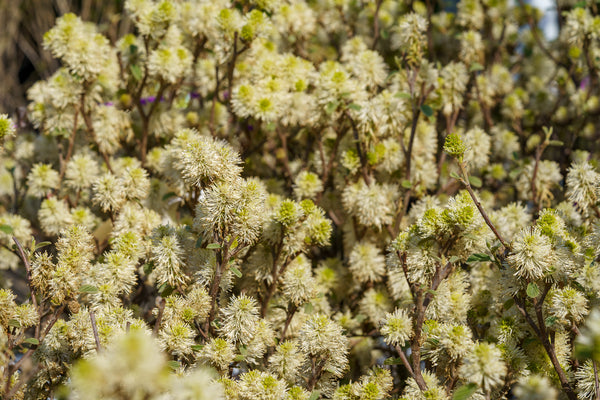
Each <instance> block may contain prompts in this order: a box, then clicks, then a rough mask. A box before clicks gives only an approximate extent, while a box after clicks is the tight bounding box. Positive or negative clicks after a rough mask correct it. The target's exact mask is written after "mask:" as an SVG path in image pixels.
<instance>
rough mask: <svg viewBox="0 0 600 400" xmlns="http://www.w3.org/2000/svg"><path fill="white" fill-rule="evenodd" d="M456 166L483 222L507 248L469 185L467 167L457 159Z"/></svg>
mask: <svg viewBox="0 0 600 400" xmlns="http://www.w3.org/2000/svg"><path fill="white" fill-rule="evenodd" d="M457 161H458V160H457ZM458 166H459V167H460V170H461V172H462V174H463V179H462V183H463V184H464V185H465V187H466V189H467V192H469V195H470V196H471V199H472V200H473V203H475V206H476V207H477V209H478V210H479V213H480V214H481V216H482V217H483V220H484V221H485V223H486V224H487V226H489V228H490V229H491V230H492V232H494V235H496V237H497V238H498V240H499V241H500V243H502V246H504V248H505V249H508V248H509V246H508V243H507V242H506V240H504V238H503V237H502V235H501V234H500V232H498V230H497V229H496V227H495V226H494V224H493V223H492V221H491V220H490V218H489V217H488V215H487V213H486V212H485V210H484V209H483V207H482V206H481V203H480V202H479V200H478V199H477V196H476V195H475V192H474V191H473V188H472V187H471V183H470V182H469V174H468V173H467V168H466V166H465V163H464V161H458Z"/></svg>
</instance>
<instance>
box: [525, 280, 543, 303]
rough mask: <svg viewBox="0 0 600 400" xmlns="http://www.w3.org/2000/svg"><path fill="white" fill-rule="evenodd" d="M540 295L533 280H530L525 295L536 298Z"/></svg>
mask: <svg viewBox="0 0 600 400" xmlns="http://www.w3.org/2000/svg"><path fill="white" fill-rule="evenodd" d="M539 295H540V288H539V287H538V285H537V284H536V283H534V282H530V283H529V285H527V296H529V297H531V298H532V299H533V298H536V297H538V296H539Z"/></svg>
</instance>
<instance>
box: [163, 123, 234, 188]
mask: <svg viewBox="0 0 600 400" xmlns="http://www.w3.org/2000/svg"><path fill="white" fill-rule="evenodd" d="M169 149H170V154H171V157H172V158H173V159H171V160H169V157H165V161H164V162H165V163H168V162H169V163H173V165H166V164H165V167H166V168H173V167H175V168H176V169H177V170H178V171H179V172H180V173H181V175H182V177H183V179H184V181H185V182H186V183H187V184H188V185H193V186H197V187H199V188H202V187H203V186H204V185H206V184H207V183H209V182H213V181H230V180H232V179H234V178H235V177H237V176H239V174H240V172H241V168H240V167H239V164H240V162H241V161H240V157H239V155H238V153H237V152H236V151H235V150H234V149H233V148H232V147H231V146H230V145H229V144H227V143H225V142H222V141H219V140H215V139H213V138H212V137H208V136H202V135H200V134H199V133H198V131H196V130H193V129H184V130H181V131H179V132H177V134H176V136H175V138H174V139H173V141H172V142H171V145H170V147H169Z"/></svg>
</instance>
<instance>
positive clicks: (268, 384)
mask: <svg viewBox="0 0 600 400" xmlns="http://www.w3.org/2000/svg"><path fill="white" fill-rule="evenodd" d="M238 389H239V392H238V393H239V396H240V399H241V400H281V399H285V397H286V395H287V385H286V384H285V382H283V381H280V380H279V379H277V378H276V377H274V376H273V375H271V374H269V373H267V372H261V371H258V370H252V371H249V372H246V373H245V374H243V375H242V376H241V377H240V380H239V382H238Z"/></svg>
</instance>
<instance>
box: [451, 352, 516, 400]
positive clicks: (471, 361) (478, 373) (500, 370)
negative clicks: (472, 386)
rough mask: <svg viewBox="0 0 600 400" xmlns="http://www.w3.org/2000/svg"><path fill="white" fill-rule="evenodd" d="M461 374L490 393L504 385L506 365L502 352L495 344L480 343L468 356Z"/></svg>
mask: <svg viewBox="0 0 600 400" xmlns="http://www.w3.org/2000/svg"><path fill="white" fill-rule="evenodd" d="M460 374H461V375H462V376H463V377H464V378H465V379H466V380H467V381H469V382H473V383H476V384H478V385H479V386H480V387H481V388H482V389H483V390H484V391H486V392H489V391H490V390H492V389H493V388H494V387H496V386H498V385H501V384H502V383H503V379H504V375H506V364H505V363H504V361H502V352H501V351H500V350H499V349H498V348H496V346H494V345H493V344H489V343H483V342H482V343H478V344H476V345H475V347H474V348H473V349H472V351H471V353H470V354H468V355H467V356H466V357H465V359H464V362H463V365H462V366H461V368H460Z"/></svg>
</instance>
